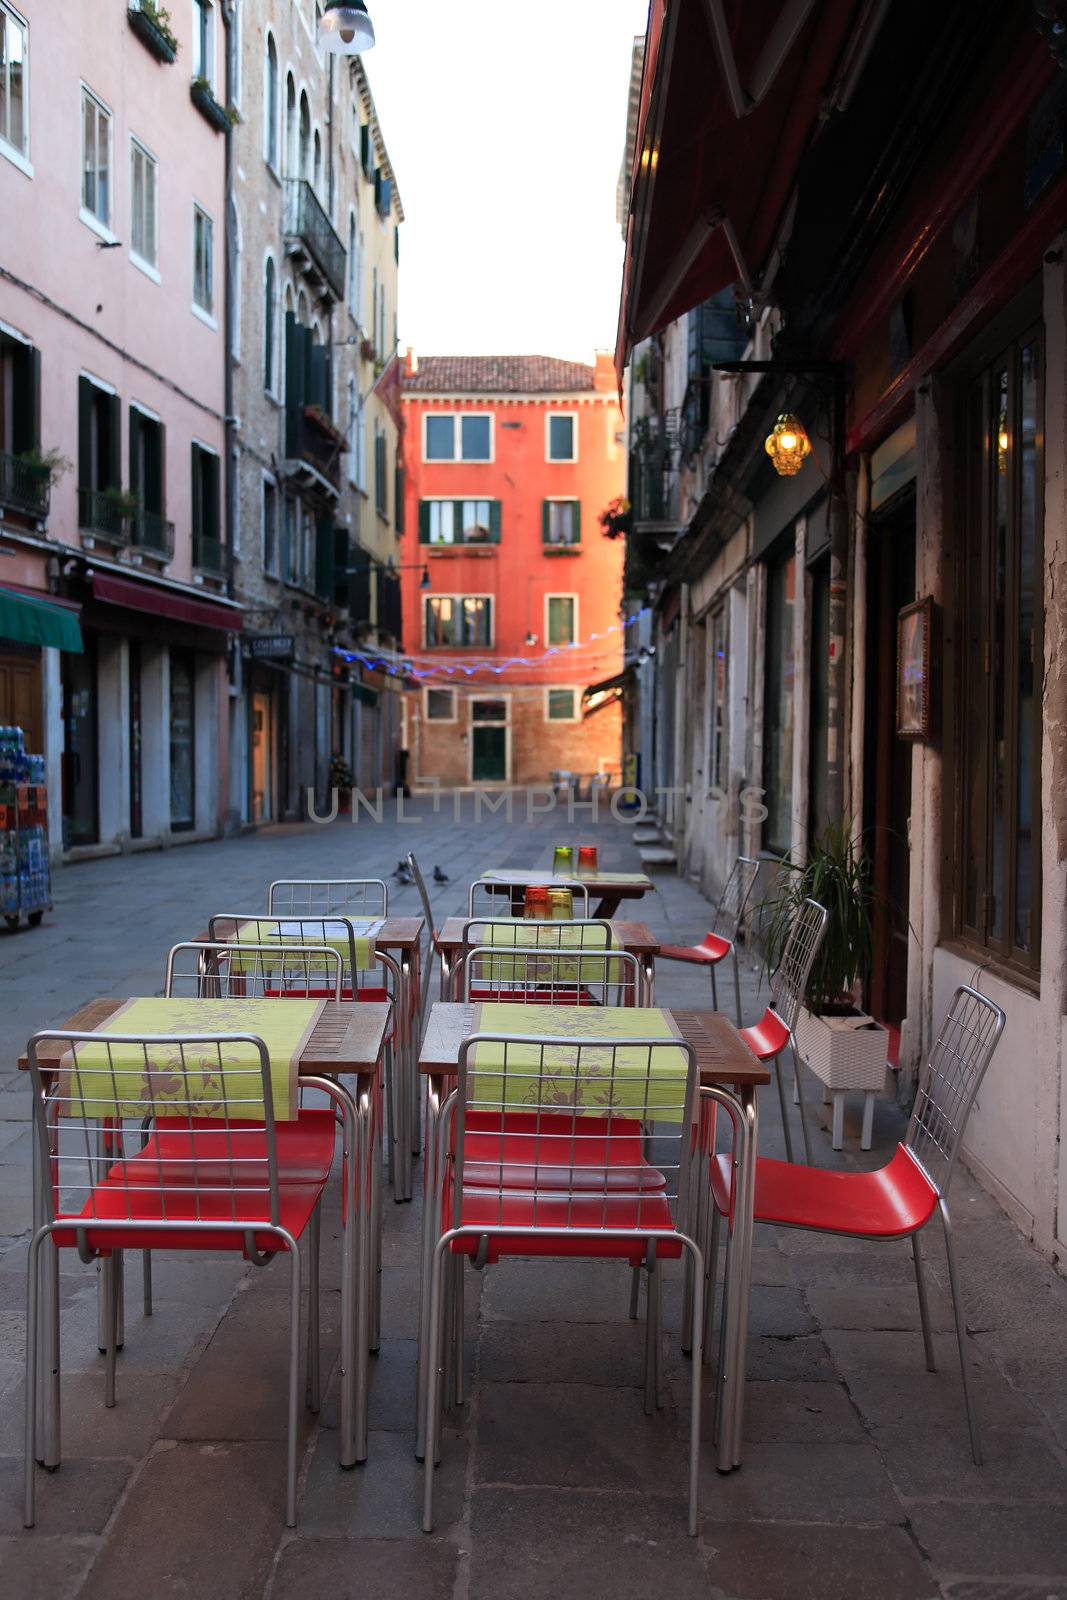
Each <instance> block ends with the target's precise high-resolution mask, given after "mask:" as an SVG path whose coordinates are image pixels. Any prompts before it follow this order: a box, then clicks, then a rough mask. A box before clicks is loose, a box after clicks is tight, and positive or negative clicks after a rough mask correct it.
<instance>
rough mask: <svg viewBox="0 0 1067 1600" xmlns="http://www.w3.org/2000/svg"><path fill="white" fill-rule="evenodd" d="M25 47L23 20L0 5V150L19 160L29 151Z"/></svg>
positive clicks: (10, 9) (25, 31)
mask: <svg viewBox="0 0 1067 1600" xmlns="http://www.w3.org/2000/svg"><path fill="white" fill-rule="evenodd" d="M28 43H29V28H28V27H27V25H26V23H25V22H24V21H23V19H22V17H20V16H19V14H18V12H17V11H14V10H12V8H11V7H10V6H9V5H4V4H3V3H0V150H2V149H7V150H13V151H15V153H16V154H17V155H20V156H27V155H28V154H29V149H30V119H29V112H28V106H27V103H26V97H27V92H28V89H29V72H28V60H27V55H28Z"/></svg>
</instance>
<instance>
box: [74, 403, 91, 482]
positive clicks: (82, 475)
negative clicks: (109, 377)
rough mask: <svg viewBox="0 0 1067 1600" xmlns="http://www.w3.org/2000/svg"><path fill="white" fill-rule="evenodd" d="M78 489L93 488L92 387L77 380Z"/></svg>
mask: <svg viewBox="0 0 1067 1600" xmlns="http://www.w3.org/2000/svg"><path fill="white" fill-rule="evenodd" d="M78 487H79V489H91V488H92V487H93V386H92V384H91V383H90V382H89V380H88V378H79V379H78Z"/></svg>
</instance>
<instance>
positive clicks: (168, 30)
mask: <svg viewBox="0 0 1067 1600" xmlns="http://www.w3.org/2000/svg"><path fill="white" fill-rule="evenodd" d="M126 15H127V17H128V18H129V23H130V27H131V28H132V29H133V31H134V33H135V34H136V35H137V37H138V39H140V41H141V43H142V44H143V45H144V47H145V49H146V50H148V51H150V52H151V54H152V55H154V56H155V58H156V60H157V61H163V62H166V63H167V64H168V65H170V63H172V62H174V61H176V60H177V58H178V40H177V38H176V36H175V34H174V30H173V29H172V27H171V25H170V12H169V11H167V10H166V9H165V8H164V7H163V6H157V5H156V4H155V3H154V0H130V3H129V5H128V7H127V10H126Z"/></svg>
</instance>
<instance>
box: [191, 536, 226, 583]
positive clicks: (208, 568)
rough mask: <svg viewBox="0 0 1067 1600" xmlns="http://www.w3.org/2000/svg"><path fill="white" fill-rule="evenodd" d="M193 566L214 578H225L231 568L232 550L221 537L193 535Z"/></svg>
mask: <svg viewBox="0 0 1067 1600" xmlns="http://www.w3.org/2000/svg"><path fill="white" fill-rule="evenodd" d="M193 566H194V567H195V568H196V570H197V572H206V573H208V574H210V576H211V577H214V578H225V577H226V576H227V575H228V573H229V570H230V550H229V546H228V545H226V544H225V543H224V542H223V541H222V540H221V539H209V538H208V537H207V536H206V535H205V534H194V535H193Z"/></svg>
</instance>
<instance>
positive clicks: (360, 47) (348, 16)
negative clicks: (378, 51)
mask: <svg viewBox="0 0 1067 1600" xmlns="http://www.w3.org/2000/svg"><path fill="white" fill-rule="evenodd" d="M319 43H320V44H321V46H322V48H323V49H324V50H332V51H333V52H334V54H336V55H341V56H358V55H360V54H362V52H363V51H364V50H369V49H370V48H371V46H372V45H373V43H374V23H373V22H372V21H371V19H370V17H369V16H368V14H367V7H366V5H365V3H364V0H327V3H326V5H325V7H324V8H323V13H322V16H321V17H320V18H319Z"/></svg>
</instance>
